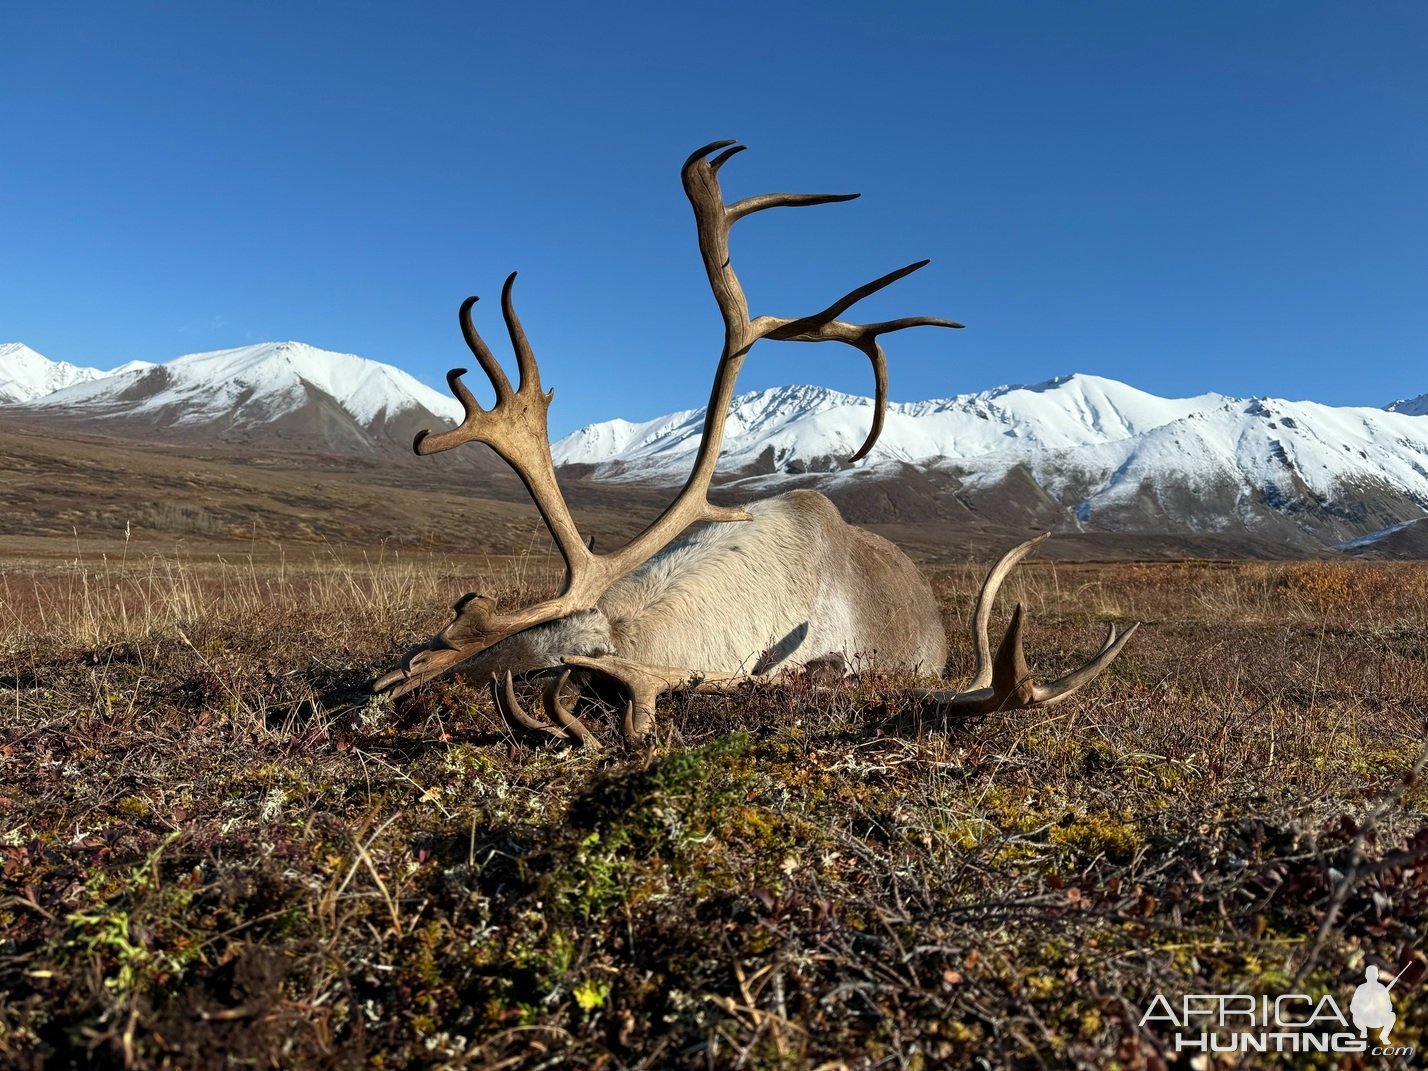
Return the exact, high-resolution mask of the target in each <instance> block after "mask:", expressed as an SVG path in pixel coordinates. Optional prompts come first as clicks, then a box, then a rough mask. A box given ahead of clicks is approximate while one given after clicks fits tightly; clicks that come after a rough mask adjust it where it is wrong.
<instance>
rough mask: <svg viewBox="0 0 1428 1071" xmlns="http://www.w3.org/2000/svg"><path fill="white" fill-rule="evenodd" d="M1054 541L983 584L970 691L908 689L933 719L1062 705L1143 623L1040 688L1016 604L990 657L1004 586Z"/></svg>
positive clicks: (1026, 548) (1010, 559)
mask: <svg viewBox="0 0 1428 1071" xmlns="http://www.w3.org/2000/svg"><path fill="white" fill-rule="evenodd" d="M1049 538H1051V533H1050V532H1047V533H1045V534H1043V535H1039V536H1037V537H1036V538H1035V539H1028V540H1027V541H1026V542H1025V543H1018V544H1017V545H1016V546H1014V547H1012V549H1011V550H1009V551H1007V552H1006V553H1005V554H1003V555H1002V556H1001V558H1000V559H998V561H997V564H996V565H994V566H992V570H991V572H989V573H988V574H987V577H986V579H985V580H983V581H982V589H981V591H979V592H978V593H977V603H976V606H975V607H973V609H972V622H971V624H972V646H973V648H974V649H975V650H976V653H977V668H976V672H975V673H974V675H973V677H972V681H971V683H970V684H969V685H968V686H967V688H966V689H965V690H958V691H949V690H943V689H931V688H913V689H909V691H908V693H907V694H908V695H909V696H911V697H912V698H914V699H917V700H919V701H920V702H922V703H924V704H926V705H927V707H928V708H929V709H930V710H931V711H932V712H934V713H937V714H944V715H969V714H991V713H994V712H996V711H1001V710H1024V709H1026V708H1028V707H1041V706H1049V705H1050V704H1052V703H1057V702H1060V701H1061V700H1063V699H1065V698H1066V697H1067V696H1069V695H1071V694H1072V693H1074V692H1076V691H1077V690H1078V689H1080V688H1081V687H1082V686H1083V685H1086V684H1089V683H1090V682H1091V681H1093V680H1095V679H1096V678H1097V677H1098V676H1100V674H1101V671H1102V670H1104V669H1105V668H1106V667H1107V666H1109V665H1110V664H1111V663H1112V662H1114V661H1115V659H1116V656H1117V655H1118V654H1120V653H1121V648H1122V647H1124V646H1125V645H1126V641H1128V640H1129V639H1130V638H1131V636H1132V635H1134V634H1135V630H1136V629H1138V628H1140V622H1136V623H1135V624H1133V625H1131V626H1130V628H1128V629H1126V630H1125V631H1124V632H1118V631H1117V630H1116V626H1115V625H1114V624H1112V625H1111V626H1109V630H1108V632H1107V635H1106V639H1105V642H1103V643H1102V644H1101V647H1100V649H1099V650H1098V651H1097V652H1096V653H1095V654H1094V655H1092V656H1091V657H1090V658H1089V659H1087V661H1086V662H1085V663H1084V664H1083V665H1082V666H1081V667H1080V668H1079V669H1076V670H1073V671H1072V672H1070V673H1068V674H1066V676H1064V677H1058V678H1057V679H1056V680H1054V681H1052V682H1051V683H1050V684H1045V685H1043V684H1036V683H1035V682H1034V681H1033V680H1032V679H1031V670H1030V669H1029V668H1028V667H1027V664H1026V652H1025V650H1024V649H1023V647H1022V618H1023V613H1022V606H1021V603H1017V604H1016V609H1015V610H1013V611H1012V616H1011V621H1010V622H1009V623H1008V624H1007V630H1006V632H1005V633H1003V634H1002V642H1001V643H1000V644H998V645H997V653H996V656H995V657H993V656H992V653H991V643H990V642H989V641H988V639H987V624H988V621H989V619H990V618H991V614H992V603H993V602H994V601H995V600H996V597H997V592H998V591H999V590H1000V589H1001V586H1002V581H1003V580H1005V579H1006V578H1007V574H1008V573H1010V572H1011V571H1012V569H1013V568H1015V567H1016V565H1017V563H1018V562H1020V561H1021V560H1022V559H1023V558H1025V557H1026V556H1027V555H1028V554H1030V553H1031V552H1032V551H1033V550H1035V549H1036V548H1037V547H1039V546H1040V545H1041V544H1042V543H1044V542H1046V540H1048V539H1049Z"/></svg>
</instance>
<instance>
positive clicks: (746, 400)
mask: <svg viewBox="0 0 1428 1071" xmlns="http://www.w3.org/2000/svg"><path fill="white" fill-rule="evenodd" d="M6 353H11V354H20V355H21V356H22V357H23V365H24V370H23V377H22V376H20V375H12V376H11V379H12V380H18V379H21V378H23V379H24V382H25V383H26V384H27V385H28V386H27V388H26V389H28V390H29V391H30V392H31V394H32V395H33V394H35V393H36V392H38V391H39V390H41V389H43V387H44V386H46V385H49V384H52V383H64V384H65V385H63V386H61V387H59V389H56V390H54V391H52V392H50V393H47V394H38V396H32V397H29V398H28V399H27V400H24V401H19V402H17V401H14V400H11V401H10V402H9V403H8V406H7V408H9V409H10V411H11V412H24V413H29V414H32V415H33V416H35V417H37V418H43V419H45V420H48V421H52V422H54V423H56V424H63V423H65V422H69V426H71V427H77V426H80V425H81V423H82V425H83V426H85V427H90V428H94V429H103V430H104V431H105V432H106V433H112V434H116V435H119V436H120V437H126V436H127V437H131V438H136V439H144V440H146V441H150V442H158V443H164V442H169V443H174V444H183V443H189V444H193V443H197V442H202V443H204V444H205V445H209V446H212V445H221V446H223V447H224V448H231V449H233V450H236V451H237V452H238V454H239V455H240V456H241V455H243V454H244V452H248V453H250V454H251V453H252V452H253V451H255V450H259V449H263V450H268V449H282V450H289V451H292V452H298V453H302V452H311V451H313V450H318V451H322V452H327V453H332V454H342V455H353V456H360V457H369V456H373V452H374V451H375V452H378V453H379V454H380V455H381V456H383V457H388V458H392V459H394V460H396V459H398V458H402V459H405V461H398V462H397V463H399V464H404V463H409V462H410V461H411V460H412V458H411V453H410V449H409V445H408V444H409V443H410V442H411V437H412V435H413V434H414V433H415V432H416V431H417V430H420V429H421V428H439V427H441V426H443V425H446V426H449V425H451V424H453V423H456V422H458V421H459V420H460V419H461V416H462V410H461V406H460V405H459V403H458V402H457V401H456V400H455V399H453V398H451V397H449V396H447V395H445V394H442V393H439V392H437V391H435V390H433V389H432V388H430V387H427V386H426V385H425V384H422V383H421V382H420V381H418V380H416V379H415V378H414V377H412V376H410V375H408V374H407V373H406V372H403V371H402V370H400V369H398V368H395V367H393V366H390V365H385V364H382V363H380V362H376V361H371V360H368V359H366V358H362V357H359V356H357V355H354V354H342V353H335V352H332V351H327V350H321V349H318V348H317V347H312V346H308V345H306V344H304V343H298V342H275V343H260V344H257V345H252V346H244V347H235V348H231V349H225V350H211V351H206V352H203V353H196V354H186V355H184V356H182V357H179V358H175V359H174V360H171V361H169V362H166V363H164V364H157V365H156V364H149V363H147V362H130V363H129V364H128V365H125V366H123V367H121V368H120V369H116V370H114V371H113V372H110V373H99V372H98V370H93V369H90V370H85V369H79V368H77V367H76V366H73V365H64V364H63V362H48V361H47V359H45V358H43V357H41V356H40V355H38V354H36V353H35V351H33V350H30V349H29V348H28V347H22V346H20V345H19V344H9V345H8V346H6V347H0V356H3V355H4V354H6ZM39 362H44V363H43V364H41V363H39ZM14 364H15V366H16V367H19V366H20V364H21V361H19V360H17V361H15V362H14ZM5 367H6V366H5V365H4V364H0V374H3V373H4V371H5ZM90 373H92V374H90ZM1425 400H1428V395H1425V396H1423V397H1422V398H1420V399H1413V400H1409V401H1403V402H1396V403H1392V404H1391V405H1390V406H1387V407H1385V408H1383V409H1374V408H1369V407H1334V406H1326V405H1321V404H1319V403H1316V402H1292V401H1288V400H1285V399H1277V398H1268V397H1264V398H1235V397H1231V396H1228V395H1224V394H1219V393H1214V392H1210V393H1206V394H1202V395H1197V396H1193V397H1189V398H1162V397H1159V396H1157V395H1154V394H1150V393H1148V392H1146V391H1142V390H1140V389H1138V388H1136V387H1133V386H1130V385H1128V384H1125V383H1121V382H1118V381H1116V380H1111V379H1106V378H1103V377H1099V376H1094V375H1087V374H1084V373H1076V374H1072V375H1067V376H1058V377H1056V378H1054V379H1050V380H1047V381H1045V382H1042V383H1035V384H1019V385H1011V386H1005V387H997V388H994V389H991V390H984V391H979V392H974V393H968V394H961V395H955V396H952V397H948V398H940V399H929V400H926V401H918V402H894V403H890V404H889V406H888V412H887V417H886V422H885V426H884V431H883V434H882V436H881V438H880V440H879V443H878V446H877V447H876V448H875V449H874V451H873V452H872V454H871V455H870V456H869V457H868V458H866V459H865V460H863V461H862V462H860V463H859V464H857V465H856V466H850V465H849V464H848V462H847V461H846V458H847V457H848V456H850V455H851V454H852V453H853V452H854V451H855V450H856V449H857V448H858V446H860V445H861V444H862V442H863V440H864V438H865V436H866V434H867V431H868V428H869V426H870V425H871V422H872V405H873V402H872V400H871V399H869V398H866V397H859V396H856V395H849V394H843V393H840V392H837V391H833V390H829V389H827V388H823V387H817V386H809V385H790V386H784V387H776V388H770V389H768V390H762V391H752V392H748V393H745V394H742V395H739V396H738V397H736V398H735V399H734V401H733V404H732V405H731V408H730V412H729V415H728V419H727V421H726V427H725V441H724V449H723V452H722V455H721V458H720V462H719V478H720V480H721V485H722V487H723V488H724V489H726V490H727V491H729V492H731V493H734V494H736V495H737V496H739V497H743V498H748V497H754V496H756V495H758V494H768V493H772V492H777V491H778V490H781V489H784V488H787V487H792V486H816V487H818V488H819V489H820V490H823V491H824V492H825V493H827V494H829V495H830V496H831V497H833V498H834V500H835V501H837V502H839V505H840V507H841V508H843V509H844V511H845V513H847V514H848V515H849V516H850V517H853V518H858V519H860V520H861V521H862V522H866V523H880V522H896V523H914V524H915V523H922V522H923V521H926V520H931V519H938V521H939V523H941V522H952V521H956V520H957V519H958V518H961V519H962V520H980V521H986V520H987V519H988V518H995V519H996V523H1004V524H1020V525H1027V526H1033V527H1035V526H1040V527H1053V528H1056V529H1058V530H1062V531H1078V530H1083V531H1087V532H1090V531H1101V532H1148V531H1167V532H1168V531H1174V530H1179V531H1186V532H1200V533H1218V534H1220V535H1223V536H1226V537H1236V538H1238V537H1243V538H1246V539H1250V538H1253V539H1256V540H1266V539H1267V540H1277V541H1280V542H1288V543H1291V544H1293V545H1295V546H1297V547H1299V548H1301V549H1305V548H1313V547H1320V548H1335V547H1337V548H1342V549H1345V550H1348V551H1352V552H1358V551H1359V550H1360V549H1363V550H1364V551H1365V552H1374V549H1375V548H1382V547H1385V546H1393V545H1398V544H1401V543H1402V541H1403V537H1395V538H1394V539H1389V540H1387V541H1385V540H1372V539H1368V540H1365V539H1363V537H1366V536H1370V535H1372V534H1373V533H1376V532H1386V531H1390V530H1393V529H1394V528H1395V526H1399V525H1405V524H1409V523H1411V522H1414V521H1416V520H1418V519H1420V518H1423V517H1424V516H1428V414H1425V415H1419V414H1418V412H1417V409H1419V408H1422V409H1425V410H1428V401H1425ZM3 401H4V399H0V402H3ZM1419 402H1424V403H1425V404H1423V405H1421V406H1420V405H1419V404H1418V403H1419ZM703 415H704V414H703V409H702V408H695V409H682V410H678V411H675V412H673V413H669V414H665V415H663V416H659V417H655V418H654V419H651V420H645V421H629V420H623V419H616V420H609V421H603V422H599V423H596V424H591V425H588V426H586V427H584V428H581V429H578V430H577V431H575V432H573V433H571V434H570V435H567V436H565V437H564V438H562V439H560V440H558V441H556V442H555V443H553V444H552V453H553V457H554V460H555V461H556V463H557V465H560V466H562V467H563V469H564V471H565V473H566V475H567V477H568V478H572V479H581V478H585V477H594V478H596V479H598V480H601V481H605V482H608V483H609V484H611V485H612V486H613V487H618V486H619V485H620V484H622V483H624V484H642V485H652V486H672V485H675V484H678V483H682V482H683V480H684V479H685V478H686V477H687V475H688V472H689V468H690V465H691V463H692V459H693V452H694V451H695V450H696V449H697V446H698V443H699V440H700V436H701V433H702V428H703ZM453 459H454V460H453ZM426 463H427V464H428V465H429V464H431V462H430V461H428V462H426ZM437 463H438V464H458V465H462V466H465V465H469V464H473V463H474V464H475V465H476V466H477V467H478V468H484V469H485V470H486V471H488V472H492V471H494V469H495V466H497V465H499V462H498V461H497V460H496V458H495V456H494V454H493V453H491V452H490V451H489V450H485V449H484V448H483V449H475V450H473V449H468V450H463V451H458V452H456V453H455V454H454V455H451V456H450V457H447V456H445V455H444V456H443V458H441V459H439V460H438V462H437ZM1415 530H1416V529H1415Z"/></svg>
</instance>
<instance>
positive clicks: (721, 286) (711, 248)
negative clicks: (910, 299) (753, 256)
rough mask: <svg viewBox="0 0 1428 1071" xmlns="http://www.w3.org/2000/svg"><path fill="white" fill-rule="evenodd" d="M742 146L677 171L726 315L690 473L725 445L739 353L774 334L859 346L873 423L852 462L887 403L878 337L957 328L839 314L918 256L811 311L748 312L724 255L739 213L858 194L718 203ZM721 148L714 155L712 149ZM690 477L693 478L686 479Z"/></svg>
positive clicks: (901, 273) (729, 146) (907, 270)
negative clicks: (870, 387) (868, 370)
mask: <svg viewBox="0 0 1428 1071" xmlns="http://www.w3.org/2000/svg"><path fill="white" fill-rule="evenodd" d="M745 148H747V146H744V145H738V144H736V143H735V142H733V141H714V142H710V143H709V144H708V145H705V146H703V147H702V148H699V149H696V150H695V151H694V152H693V153H691V154H690V155H689V158H688V159H687V160H685V161H684V167H683V168H682V169H681V171H680V176H681V178H682V180H683V182H684V192H685V194H686V195H687V196H688V198H689V203H690V204H691V205H692V206H693V207H694V221H695V226H696V228H697V230H698V234H699V252H700V254H701V256H702V258H703V261H704V271H705V273H706V274H707V275H708V277H709V285H710V288H711V289H712V290H713V291H714V300H715V301H716V302H717V303H718V305H719V312H720V315H721V316H722V317H723V319H724V352H723V355H722V356H721V358H720V363H719V371H718V373H717V374H716V376H715V378H714V387H713V390H712V391H711V392H710V395H709V406H708V408H707V409H706V410H705V413H706V416H705V437H704V439H703V441H701V442H700V448H699V455H698V457H697V458H696V459H695V475H696V476H697V475H699V474H701V473H703V472H705V471H706V470H707V473H708V475H709V476H712V475H713V471H714V466H715V464H716V463H717V461H718V458H719V448H720V446H721V445H722V442H723V435H724V419H725V416H726V415H727V413H728V410H729V405H730V403H731V402H732V401H733V398H734V383H735V381H736V380H737V379H738V375H739V369H740V368H741V367H742V365H743V363H744V358H745V357H746V356H747V355H748V352H749V350H750V349H751V348H752V347H753V345H754V343H755V342H758V341H760V340H761V339H766V338H767V339H776V340H778V341H783V342H843V343H846V344H847V345H850V346H853V347H855V348H856V349H858V350H861V351H862V352H863V353H864V354H866V355H867V357H868V359H869V360H870V361H871V362H872V365H873V376H874V386H875V398H874V407H873V425H872V428H871V430H870V431H869V433H868V437H867V439H866V440H865V441H864V443H863V445H862V446H861V447H859V448H858V450H857V452H856V453H854V454H853V456H852V457H851V458H850V459H849V460H850V461H858V460H860V459H861V458H863V457H866V456H867V454H868V451H870V450H871V449H872V448H873V445H874V444H875V443H876V442H877V441H878V436H879V435H880V434H881V433H882V428H883V418H884V415H885V414H886V412H887V404H888V368H887V358H886V356H885V355H884V354H883V350H882V347H881V346H880V345H879V344H878V342H877V339H878V336H879V335H885V334H888V333H889V332H892V331H902V330H904V329H906V328H909V327H962V326H963V325H962V324H959V323H956V322H954V321H952V320H944V319H941V318H939V317H936V316H908V317H903V318H901V319H897V320H885V321H882V322H881V323H872V324H853V323H844V322H843V321H841V320H839V319H838V317H839V316H840V315H842V314H843V313H844V312H846V311H847V310H848V309H849V308H851V307H852V306H853V305H855V304H857V303H858V302H859V301H862V300H863V299H864V298H865V297H868V296H869V295H871V294H875V293H877V292H878V291H879V290H881V289H883V288H884V287H886V286H890V285H891V284H893V283H895V282H897V281H898V280H899V279H902V278H905V277H906V276H908V275H911V274H912V273H913V272H915V271H917V270H918V269H919V268H923V267H926V266H927V264H929V263H930V261H926V260H920V261H917V262H916V263H913V264H909V265H907V266H906V267H902V268H898V269H897V270H896V271H891V272H888V273H887V274H886V275H884V276H882V277H880V278H878V279H874V280H873V281H872V282H870V283H865V284H863V285H862V286H860V287H858V288H856V289H855V290H851V291H849V292H848V293H847V294H845V295H843V297H841V298H839V299H838V300H837V301H835V302H833V304H831V305H829V306H828V307H827V308H826V309H824V310H823V311H822V312H816V313H814V314H813V315H811V316H799V317H787V318H785V317H778V316H760V317H758V318H757V319H754V318H751V317H750V316H749V303H748V299H747V298H746V297H745V296H744V288H743V287H742V286H741V285H740V283H739V277H738V276H737V275H736V274H735V273H734V266H733V262H732V261H731V260H730V257H729V232H730V231H731V230H732V229H733V227H734V224H735V223H737V222H738V221H739V220H741V219H743V218H744V217H745V216H748V215H752V214H753V213H755V212H762V211H763V210H764V209H767V208H804V207H808V206H811V205H825V204H834V203H837V202H839V201H851V200H853V199H854V198H856V197H857V196H858V194H856V193H766V194H761V195H759V196H757V197H747V198H745V199H744V200H742V201H736V202H735V203H734V204H731V205H730V204H725V203H724V194H723V191H722V190H721V189H720V186H719V169H720V168H721V167H723V166H724V165H725V164H726V163H728V161H729V159H730V158H731V157H733V156H734V155H735V154H736V153H740V152H743V151H744V149H745ZM721 149H722V150H723V151H722V152H719V155H718V156H715V157H714V158H713V159H712V160H711V159H709V155H710V153H714V152H717V151H718V150H721ZM715 413H718V414H720V418H719V421H718V424H717V426H715V427H714V428H713V431H712V433H711V429H710V422H711V420H712V419H713V414H715ZM691 479H693V477H691Z"/></svg>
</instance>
